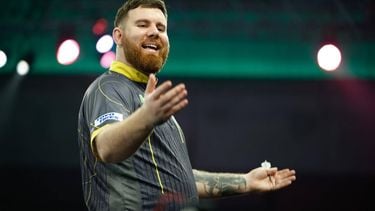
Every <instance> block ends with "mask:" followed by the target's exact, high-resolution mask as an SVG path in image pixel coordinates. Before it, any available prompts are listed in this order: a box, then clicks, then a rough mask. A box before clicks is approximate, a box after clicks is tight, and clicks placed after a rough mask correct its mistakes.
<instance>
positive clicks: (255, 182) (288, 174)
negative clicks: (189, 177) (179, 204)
mask: <svg viewBox="0 0 375 211" xmlns="http://www.w3.org/2000/svg"><path fill="white" fill-rule="evenodd" d="M193 173H194V177H195V183H196V186H197V190H198V195H199V197H203V198H206V197H221V196H231V195H238V194H244V193H251V192H266V191H271V190H278V189H281V188H284V187H286V186H288V185H290V184H291V183H292V181H294V180H296V176H295V171H294V170H289V169H283V170H280V171H278V170H277V168H270V169H266V168H256V169H253V170H251V171H250V172H248V173H246V174H232V173H211V172H204V171H199V170H193Z"/></svg>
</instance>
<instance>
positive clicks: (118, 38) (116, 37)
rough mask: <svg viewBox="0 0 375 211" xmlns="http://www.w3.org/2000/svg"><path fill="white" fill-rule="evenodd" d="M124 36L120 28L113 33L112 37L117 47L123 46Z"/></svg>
mask: <svg viewBox="0 0 375 211" xmlns="http://www.w3.org/2000/svg"><path fill="white" fill-rule="evenodd" d="M122 36H123V32H122V30H121V29H120V28H119V27H115V28H114V29H113V32H112V37H113V40H114V41H115V43H116V45H118V46H122Z"/></svg>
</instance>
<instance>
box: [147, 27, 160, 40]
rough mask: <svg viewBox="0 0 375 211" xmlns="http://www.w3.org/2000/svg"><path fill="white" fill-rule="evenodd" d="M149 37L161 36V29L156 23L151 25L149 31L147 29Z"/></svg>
mask: <svg viewBox="0 0 375 211" xmlns="http://www.w3.org/2000/svg"><path fill="white" fill-rule="evenodd" d="M147 36H148V37H157V36H159V30H158V28H157V27H156V25H150V27H149V29H148V31H147Z"/></svg>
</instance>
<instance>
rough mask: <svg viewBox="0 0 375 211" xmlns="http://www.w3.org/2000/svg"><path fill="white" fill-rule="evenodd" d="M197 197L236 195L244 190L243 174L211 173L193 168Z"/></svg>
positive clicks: (244, 180)
mask: <svg viewBox="0 0 375 211" xmlns="http://www.w3.org/2000/svg"><path fill="white" fill-rule="evenodd" d="M193 173H194V177H195V184H196V185H197V190H198V194H199V197H202V198H206V197H219V196H231V195H238V194H242V193H245V192H246V185H247V184H246V179H245V177H244V176H243V174H232V173H211V172H205V171H199V170H193Z"/></svg>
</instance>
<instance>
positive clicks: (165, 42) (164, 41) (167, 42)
mask: <svg viewBox="0 0 375 211" xmlns="http://www.w3.org/2000/svg"><path fill="white" fill-rule="evenodd" d="M161 40H162V42H163V44H164V45H165V46H167V47H169V39H168V36H163V37H161Z"/></svg>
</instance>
